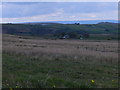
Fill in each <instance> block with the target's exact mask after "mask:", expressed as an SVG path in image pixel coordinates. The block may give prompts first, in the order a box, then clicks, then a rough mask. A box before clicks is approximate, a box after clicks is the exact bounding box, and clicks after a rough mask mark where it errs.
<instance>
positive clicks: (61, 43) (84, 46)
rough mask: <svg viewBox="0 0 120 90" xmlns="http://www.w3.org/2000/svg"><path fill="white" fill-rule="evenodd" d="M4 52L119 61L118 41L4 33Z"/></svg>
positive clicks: (39, 56) (49, 57)
mask: <svg viewBox="0 0 120 90" xmlns="http://www.w3.org/2000/svg"><path fill="white" fill-rule="evenodd" d="M3 52H10V53H16V54H24V55H26V56H33V57H36V58H48V59H51V58H63V57H65V58H69V59H73V60H101V61H108V62H109V61H110V62H117V61H118V42H117V41H112V40H110V41H108V40H106V41H105V40H104V41H97V40H96V41H92V40H49V39H40V38H36V39H34V38H28V37H27V38H25V37H22V36H14V35H3Z"/></svg>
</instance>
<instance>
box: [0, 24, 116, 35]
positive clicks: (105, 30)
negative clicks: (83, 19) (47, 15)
mask: <svg viewBox="0 0 120 90" xmlns="http://www.w3.org/2000/svg"><path fill="white" fill-rule="evenodd" d="M2 30H3V33H7V34H16V35H32V36H51V37H54V36H56V35H58V36H59V35H61V33H65V34H67V33H71V32H74V33H77V34H85V33H88V34H112V35H114V34H115V35H117V34H118V24H116V23H99V24H80V25H76V24H55V23H51V24H47V25H43V24H3V25H2Z"/></svg>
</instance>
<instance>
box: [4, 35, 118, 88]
mask: <svg viewBox="0 0 120 90" xmlns="http://www.w3.org/2000/svg"><path fill="white" fill-rule="evenodd" d="M117 51H118V42H117V41H115V40H110V41H108V40H50V39H41V38H32V37H28V38H23V37H21V36H20V37H19V36H14V35H3V54H2V57H3V60H2V64H3V65H2V66H3V72H2V73H3V81H2V86H3V88H118V52H117Z"/></svg>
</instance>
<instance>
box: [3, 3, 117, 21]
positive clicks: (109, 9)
mask: <svg viewBox="0 0 120 90" xmlns="http://www.w3.org/2000/svg"><path fill="white" fill-rule="evenodd" d="M2 7H3V9H2V10H3V13H2V15H3V17H2V21H1V22H39V21H74V20H110V19H111V20H117V17H118V11H117V8H118V7H117V3H100V2H99V3H95V2H89V3H85V2H84V3H83V2H82V3H81V2H80V3H78V2H77V3H76V2H72V3H63V2H62V3H58V2H57V3H55V2H54V3H49V2H40V3H3V4H2Z"/></svg>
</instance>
